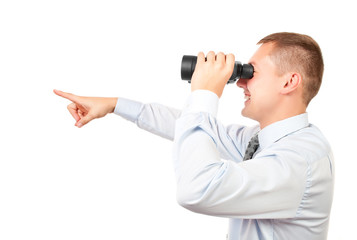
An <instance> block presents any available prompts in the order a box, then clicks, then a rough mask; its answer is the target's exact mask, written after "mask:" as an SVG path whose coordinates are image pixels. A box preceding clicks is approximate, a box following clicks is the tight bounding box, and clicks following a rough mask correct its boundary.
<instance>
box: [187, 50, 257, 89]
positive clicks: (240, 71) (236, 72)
mask: <svg viewBox="0 0 357 240" xmlns="http://www.w3.org/2000/svg"><path fill="white" fill-rule="evenodd" d="M196 63H197V57H196V56H190V55H184V56H183V57H182V62H181V79H182V80H186V81H188V83H191V78H192V74H193V72H194V71H195V67H196ZM253 72H254V68H253V65H251V64H241V63H240V62H235V63H234V69H233V74H232V76H231V77H230V78H229V80H228V82H227V84H228V83H234V82H235V81H236V80H238V79H240V78H247V79H250V78H252V77H253Z"/></svg>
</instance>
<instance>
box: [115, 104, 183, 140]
mask: <svg viewBox="0 0 357 240" xmlns="http://www.w3.org/2000/svg"><path fill="white" fill-rule="evenodd" d="M114 113H115V114H117V115H119V116H121V117H123V118H125V119H127V120H129V121H131V122H134V123H136V124H137V126H138V127H140V128H142V129H144V130H146V131H149V132H151V133H153V134H155V135H158V136H160V137H163V138H166V139H168V140H171V141H172V140H173V139H174V133H175V122H176V119H177V118H178V117H179V116H180V114H181V111H180V110H177V109H174V108H170V107H167V106H164V105H160V104H156V103H152V104H143V103H141V102H137V101H133V100H129V99H125V98H118V101H117V104H116V107H115V109H114Z"/></svg>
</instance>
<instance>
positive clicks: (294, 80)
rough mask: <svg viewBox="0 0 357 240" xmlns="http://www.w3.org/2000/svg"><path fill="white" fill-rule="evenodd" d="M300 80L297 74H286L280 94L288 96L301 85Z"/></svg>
mask: <svg viewBox="0 0 357 240" xmlns="http://www.w3.org/2000/svg"><path fill="white" fill-rule="evenodd" d="M301 81H302V78H301V75H300V74H299V73H288V74H286V78H285V82H284V86H283V88H282V89H281V91H280V93H281V94H290V93H292V92H293V91H295V90H296V89H297V88H298V87H299V85H300V84H301Z"/></svg>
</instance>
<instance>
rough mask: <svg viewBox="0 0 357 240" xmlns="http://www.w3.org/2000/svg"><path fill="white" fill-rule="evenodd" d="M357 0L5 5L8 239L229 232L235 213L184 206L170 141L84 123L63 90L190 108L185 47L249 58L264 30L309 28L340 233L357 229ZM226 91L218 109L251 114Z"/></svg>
mask: <svg viewBox="0 0 357 240" xmlns="http://www.w3.org/2000/svg"><path fill="white" fill-rule="evenodd" d="M354 4H355V3H353V1H346V0H340V1H312V0H308V1H305V0H303V1H294V2H292V1H282V0H281V1H253V0H246V1H238V0H235V1H228V0H220V1H209V0H205V1H203V0H200V1H194V0H180V1H167V0H166V1H164V0H151V1H145V0H137V1H105V0H103V1H90V0H86V1H79V0H62V1H39V0H35V1H16V0H12V1H10V0H8V1H6V0H2V1H1V2H0V81H1V87H0V114H1V118H0V121H1V124H0V141H1V144H0V239H4V240H10V239H37V240H40V239H46V240H47V239H76V240H77V239H86V240H88V239H108V240H109V239H225V234H226V230H227V228H228V224H227V223H228V221H227V219H223V218H216V217H210V216H204V215H198V214H195V213H191V212H189V211H188V210H185V209H183V208H181V207H180V206H179V205H178V204H177V203H176V197H175V188H176V187H175V179H174V172H173V167H172V162H171V161H172V159H171V148H172V146H171V142H169V141H167V140H164V139H162V138H159V137H156V136H153V135H151V134H149V133H147V132H144V131H142V130H140V129H138V128H137V127H136V126H135V125H134V124H132V123H130V122H128V121H126V120H123V119H122V118H120V117H118V116H115V115H109V116H107V117H105V118H104V119H100V120H95V121H93V122H91V123H90V124H89V125H87V126H85V127H83V128H81V129H77V128H76V127H74V120H73V119H72V117H71V116H70V114H69V113H68V111H67V109H66V106H67V104H69V101H67V100H65V99H62V98H59V97H58V96H55V95H54V94H53V92H52V90H53V89H54V88H57V89H60V90H63V91H69V92H72V93H75V94H79V95H89V96H121V97H126V98H131V99H135V100H138V101H143V102H160V103H164V104H167V105H170V106H173V107H177V108H180V107H181V106H182V105H183V103H184V101H185V99H186V97H187V96H188V94H189V91H190V90H189V88H190V87H189V85H188V84H187V83H185V82H183V81H181V80H180V63H181V57H182V55H184V54H197V52H199V51H204V52H208V51H209V50H214V51H223V52H226V53H228V52H232V53H234V54H235V55H236V59H237V60H240V61H243V62H246V61H248V60H249V58H250V57H251V55H252V54H253V53H254V51H255V50H256V45H255V44H256V42H257V41H259V40H260V39H261V38H262V37H264V36H266V35H268V34H270V33H273V32H280V31H290V32H299V33H305V34H308V35H311V36H312V37H313V38H314V39H315V40H316V41H317V42H318V43H319V44H320V46H321V48H322V51H323V55H324V59H325V75H324V79H323V85H322V87H321V90H320V93H319V95H318V96H317V97H316V99H314V100H313V102H312V103H311V105H310V107H309V109H308V112H309V116H310V122H311V123H313V124H315V125H317V126H318V127H319V128H320V129H321V130H322V131H323V132H324V134H325V135H326V137H327V138H328V139H329V141H330V143H331V145H332V147H333V150H334V153H335V160H336V184H335V197H334V203H333V208H332V215H331V221H330V231H329V239H330V240H333V239H338V240H341V239H342V240H343V239H351V236H354V235H355V219H354V216H355V214H356V210H357V206H356V202H357V195H356V194H354V191H355V183H356V176H357V172H356V171H357V170H356V167H357V164H356V160H357V159H356V155H355V154H354V153H355V148H356V147H355V145H354V144H353V143H352V142H350V143H349V142H347V140H348V139H350V140H351V139H354V138H352V137H351V136H350V134H354V135H356V133H357V132H356V129H355V126H354V124H355V123H356V114H355V112H356V110H355V109H356V107H355V105H356V94H355V93H356V91H355V88H356V86H357V84H356V81H357V79H356V76H355V75H354V71H355V69H356V67H355V66H356V61H355V59H356V54H357V51H356V42H357V37H356V34H355V24H356V22H357V18H356V14H355V5H354ZM242 106H243V94H242V90H240V89H238V88H237V87H236V86H235V85H230V86H227V87H226V89H225V92H224V95H223V97H222V99H221V103H220V110H219V118H220V119H221V120H222V121H223V122H224V123H234V122H239V123H244V124H249V125H251V124H255V123H254V122H252V121H250V120H247V119H244V118H242V117H241V116H240V111H241V108H242Z"/></svg>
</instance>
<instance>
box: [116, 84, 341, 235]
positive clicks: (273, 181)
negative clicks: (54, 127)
mask: <svg viewBox="0 0 357 240" xmlns="http://www.w3.org/2000/svg"><path fill="white" fill-rule="evenodd" d="M218 101H219V99H218V97H217V95H216V94H214V93H212V92H209V91H205V90H197V91H194V92H193V93H192V94H191V95H190V97H189V100H188V101H187V104H186V106H185V107H184V109H183V110H182V112H181V111H179V110H175V109H172V108H168V107H165V106H162V105H159V104H142V103H139V102H135V101H131V100H127V99H120V98H119V100H118V103H117V106H116V108H115V113H116V114H118V115H120V116H122V117H124V118H126V119H128V120H130V121H133V122H135V123H136V124H137V125H138V126H139V127H141V128H143V129H145V130H148V131H150V132H152V133H155V134H157V135H160V136H162V137H165V138H167V139H170V140H174V168H175V174H176V179H177V200H178V202H179V204H180V205H182V206H183V207H185V208H187V209H189V210H191V211H194V212H197V213H202V214H207V215H213V216H220V217H226V218H229V232H228V239H231V240H238V239H239V240H240V239H247V240H258V239H271V240H273V239H279V240H280V239H281V240H290V239H291V240H295V239H302V240H323V239H326V238H327V232H328V223H329V216H330V209H331V204H332V197H333V183H334V163H333V155H332V151H331V148H330V146H329V144H328V142H327V140H326V139H325V138H324V137H323V135H322V133H321V132H320V131H319V130H318V129H317V128H316V127H315V126H314V125H311V124H309V123H308V117H307V114H306V113H305V114H301V115H298V116H294V117H291V118H288V119H285V120H282V121H279V122H275V123H273V124H271V125H269V126H267V127H265V128H264V129H262V130H261V129H260V128H259V126H254V127H246V126H242V125H230V126H223V125H222V124H221V123H220V122H219V121H218V120H217V119H216V114H217V109H218ZM256 133H258V136H259V143H260V146H259V148H258V149H257V151H256V153H255V155H254V156H253V159H251V160H248V161H244V162H243V161H242V159H243V156H244V153H245V150H246V147H247V145H248V142H249V140H250V139H251V137H252V136H253V135H254V134H256Z"/></svg>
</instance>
